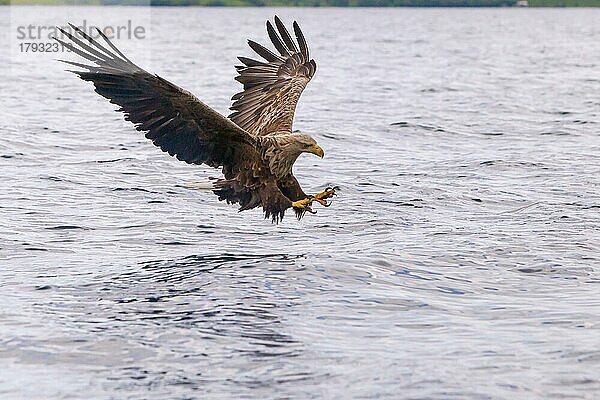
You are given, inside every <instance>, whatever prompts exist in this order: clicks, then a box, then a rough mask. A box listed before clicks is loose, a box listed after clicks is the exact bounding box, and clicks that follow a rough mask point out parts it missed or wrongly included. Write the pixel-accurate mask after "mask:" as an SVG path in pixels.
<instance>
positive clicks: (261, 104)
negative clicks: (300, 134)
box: [229, 16, 317, 136]
mask: <svg viewBox="0 0 600 400" xmlns="http://www.w3.org/2000/svg"><path fill="white" fill-rule="evenodd" d="M275 25H276V26H277V31H278V32H277V31H276V30H275V28H273V25H272V24H271V22H270V21H267V33H268V34H269V38H270V39H271V41H272V42H273V45H274V46H275V48H276V49H277V51H278V52H279V55H277V54H275V53H273V52H272V51H270V50H269V49H267V48H265V47H263V46H262V45H260V44H258V43H256V42H254V41H252V40H249V41H248V44H249V45H250V47H251V48H252V50H254V51H255V52H256V53H257V54H258V55H259V56H261V57H262V58H264V59H265V61H266V62H263V61H257V60H252V59H249V58H246V57H238V58H239V60H240V61H241V62H242V63H243V64H244V65H241V66H237V67H236V69H237V70H238V73H239V75H238V76H237V77H236V78H235V79H236V80H237V81H239V82H241V83H242V84H243V85H244V90H243V91H242V92H240V93H237V94H235V95H234V96H233V97H232V100H233V101H234V102H233V105H232V106H231V110H233V113H231V114H230V115H229V118H231V120H232V121H233V122H235V123H236V124H237V125H238V126H240V127H242V128H243V129H245V130H246V131H247V132H249V133H251V134H252V135H255V136H261V135H266V134H269V133H272V132H277V131H286V132H291V130H292V122H293V120H294V111H295V109H296V104H297V103H298V99H299V98H300V95H301V94H302V91H303V90H304V88H305V87H306V85H307V84H308V82H309V81H310V79H311V78H312V77H313V75H314V74H315V71H316V70H317V64H316V63H315V61H314V60H311V59H310V55H309V52H308V45H307V44H306V40H305V39H304V35H303V34H302V31H301V30H300V27H299V26H298V24H297V23H296V22H294V33H295V35H296V39H297V41H298V44H296V43H295V42H294V40H293V39H292V37H291V36H290V34H289V32H288V31H287V29H286V28H285V26H284V25H283V23H282V22H281V20H280V19H279V18H278V17H277V16H275Z"/></svg>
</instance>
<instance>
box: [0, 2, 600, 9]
mask: <svg viewBox="0 0 600 400" xmlns="http://www.w3.org/2000/svg"><path fill="white" fill-rule="evenodd" d="M524 4H525V7H524V8H526V7H533V8H539V7H558V8H564V7H600V0H528V1H527V2H525V3H523V0H521V1H519V0H294V1H280V0H148V1H144V0H83V1H73V0H12V1H11V0H0V5H8V6H10V5H71V6H73V5H77V6H102V5H105V6H112V5H123V6H148V5H150V6H153V7H162V6H171V7H315V8H322V7H333V8H361V7H376V8H390V7H395V8H400V7H423V8H437V7H440V8H442V7H452V8H459V7H469V8H481V7H519V6H523V5H524Z"/></svg>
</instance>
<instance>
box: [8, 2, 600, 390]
mask: <svg viewBox="0 0 600 400" xmlns="http://www.w3.org/2000/svg"><path fill="white" fill-rule="evenodd" d="M275 13H277V14H279V15H280V16H281V17H282V18H283V19H284V20H285V21H287V22H288V23H289V22H290V21H291V20H292V19H297V20H298V21H299V22H300V23H301V26H302V27H303V30H304V32H305V34H306V36H307V38H308V40H309V44H310V45H311V50H312V55H313V56H314V58H315V59H316V61H317V63H318V66H319V68H318V71H317V74H316V76H315V78H314V80H313V81H312V82H311V83H310V85H309V86H308V88H307V90H306V92H305V93H304V95H303V97H302V99H301V103H300V105H299V109H298V112H297V118H296V122H295V128H297V129H300V130H303V131H306V132H310V133H312V134H313V136H314V137H315V138H316V139H317V140H318V142H319V143H320V145H321V146H322V147H323V148H324V149H325V152H326V156H325V158H324V159H323V160H321V159H319V158H316V157H311V156H304V157H302V158H301V159H300V160H299V161H298V162H297V164H296V175H297V176H298V178H299V180H300V182H301V183H302V184H303V185H304V186H305V188H306V189H307V190H308V191H310V192H317V191H320V190H322V189H323V188H324V187H325V186H327V185H334V184H336V185H339V186H340V187H341V188H342V191H341V192H340V196H339V197H337V198H336V199H335V201H334V203H333V205H332V207H330V208H327V209H325V208H319V207H318V206H315V208H317V209H318V214H317V215H308V216H306V217H305V218H304V219H303V220H302V221H300V222H298V221H296V220H295V219H294V218H293V217H292V216H291V215H288V216H287V218H286V219H284V221H283V223H282V224H280V225H278V226H276V225H273V224H271V223H270V222H269V221H265V220H263V219H262V215H261V212H260V211H259V210H254V211H250V212H244V213H238V212H237V210H236V208H235V207H234V206H228V205H226V204H224V203H219V202H218V201H217V199H216V197H215V196H214V195H213V194H211V193H210V192H206V191H195V190H189V189H186V188H185V186H186V185H187V184H188V183H189V182H191V181H195V180H198V179H202V178H206V177H208V176H215V175H217V174H218V172H217V171H215V170H211V169H210V168H208V167H198V166H189V165H186V164H184V163H181V162H178V161H177V160H175V159H174V158H171V157H169V156H168V155H166V154H164V153H162V152H160V151H159V150H158V149H157V148H155V147H154V146H153V145H152V143H150V142H149V141H148V140H146V139H144V138H143V136H142V135H141V134H139V133H138V132H136V131H134V130H133V129H132V127H131V126H130V125H129V124H128V123H127V122H124V121H123V118H122V116H121V115H120V114H118V113H115V112H114V111H113V109H114V107H113V106H112V105H110V104H109V103H108V102H107V101H106V100H105V99H102V98H100V97H99V96H97V95H96V94H95V93H94V92H93V89H92V87H91V85H90V84H89V83H86V82H83V81H80V80H78V79H76V77H75V76H74V75H72V74H68V73H67V72H64V71H63V69H64V66H62V65H59V63H58V62H56V61H54V59H55V58H68V59H75V58H74V57H73V56H72V55H70V54H66V55H57V54H22V53H19V52H18V49H17V47H18V45H19V44H20V43H21V42H24V40H20V39H18V37H17V35H18V32H17V28H18V27H19V26H21V24H23V23H32V24H44V23H47V24H50V25H53V24H56V23H62V24H64V23H65V22H66V21H74V22H75V23H79V22H81V20H82V19H83V18H87V21H88V23H97V24H102V23H106V22H105V21H109V20H112V19H118V18H121V19H127V18H132V19H133V20H134V23H136V24H137V23H138V22H139V21H140V20H141V21H142V22H141V24H142V25H143V26H144V27H145V29H146V37H145V38H144V39H140V40H134V39H124V40H120V41H117V43H118V44H119V45H120V46H121V47H122V48H123V49H125V50H126V51H127V54H128V55H129V56H130V58H132V59H133V60H134V61H139V62H138V63H139V64H141V65H142V66H143V67H146V68H147V69H149V70H151V71H153V72H156V73H158V74H160V75H161V76H163V77H165V78H167V79H169V80H172V81H173V82H175V83H177V84H179V85H180V86H183V87H185V88H187V89H189V90H190V91H192V92H193V93H195V94H196V95H197V96H198V97H199V98H201V99H202V100H204V101H205V102H206V103H208V104H209V105H211V106H213V107H215V108H216V109H217V110H219V111H220V112H222V113H227V108H228V106H229V97H230V96H231V95H232V94H233V93H235V92H237V91H238V90H239V87H238V85H237V83H236V82H235V81H234V80H233V77H234V75H235V71H234V69H233V65H234V64H235V57H236V56H237V55H250V50H249V49H248V48H247V46H246V45H245V39H246V38H253V39H257V40H260V41H262V42H265V41H266V33H265V31H264V21H265V20H266V19H268V18H270V17H272V16H273V15H274V14H275ZM0 15H1V16H2V18H1V19H0V26H1V29H0V32H1V35H2V36H1V37H0V38H1V39H2V46H1V47H0V49H1V51H2V54H1V55H2V62H0V73H1V75H2V78H0V94H1V96H0V101H1V103H0V106H1V107H0V132H1V140H0V397H1V398H2V399H81V398H94V399H192V398H193V399H196V398H197V399H234V398H236V399H237V398H240V399H242V398H244V399H276V398H277V399H309V398H317V399H322V398H331V399H333V398H336V399H339V398H344V399H346V398H357V399H359V398H360V399H363V398H364V399H367V398H368V399H371V398H379V399H511V400H512V399H597V398H600V157H599V155H600V25H599V24H598V21H600V9H548V10H541V9H538V10H534V9H531V10H529V9H293V8H287V9H278V10H273V9H204V8H155V9H152V10H150V9H149V8H127V7H121V8H110V7H106V8H86V7H81V8H79V7H49V8H47V7H12V8H8V7H3V8H0ZM43 40H44V41H48V40H47V39H46V38H43Z"/></svg>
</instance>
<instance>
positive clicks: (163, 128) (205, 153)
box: [55, 24, 260, 172]
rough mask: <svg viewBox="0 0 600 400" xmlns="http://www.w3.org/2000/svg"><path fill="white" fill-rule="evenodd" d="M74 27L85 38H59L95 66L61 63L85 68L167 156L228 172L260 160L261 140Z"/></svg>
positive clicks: (99, 89)
mask: <svg viewBox="0 0 600 400" xmlns="http://www.w3.org/2000/svg"><path fill="white" fill-rule="evenodd" d="M70 25H71V27H72V28H73V29H74V30H75V31H76V32H77V33H79V35H81V36H80V37H81V39H80V38H78V37H76V36H75V32H74V33H73V34H71V33H69V32H67V31H66V30H64V29H62V28H59V29H60V31H61V32H62V33H63V34H64V35H65V36H66V37H67V38H68V39H70V41H65V40H61V39H59V38H55V39H56V40H57V41H58V42H60V43H62V44H63V45H64V46H65V47H66V48H67V49H69V50H71V51H72V52H74V53H75V54H77V55H79V56H81V57H83V58H85V59H86V60H88V61H91V62H92V63H93V65H87V64H81V63H78V62H73V61H64V60H61V61H63V62H65V63H67V64H71V65H74V66H76V67H79V68H81V69H83V70H82V71H71V72H73V73H75V74H77V75H78V76H79V77H80V78H81V79H83V80H86V81H90V82H92V83H93V84H94V86H95V88H96V92H97V93H98V94H100V95H101V96H103V97H105V98H107V99H108V100H110V102H111V103H113V104H117V105H119V106H120V107H121V108H120V109H119V111H122V112H124V113H125V119H126V120H128V121H131V122H133V123H134V124H135V127H136V129H137V130H138V131H142V132H145V133H146V137H147V138H148V139H151V140H152V142H153V143H154V144H155V145H156V146H158V147H160V148H161V149H162V150H163V151H165V152H168V153H169V154H170V155H172V156H176V157H177V159H179V160H181V161H185V162H187V163H193V164H203V163H204V164H207V165H209V166H212V167H220V166H223V170H224V172H227V170H232V169H237V168H236V167H238V165H239V164H240V163H243V162H246V161H248V159H249V158H250V159H257V157H258V158H259V157H260V156H259V154H258V152H257V151H256V149H255V146H254V144H255V139H254V138H253V137H252V136H250V135H249V134H248V133H247V132H246V131H244V130H243V129H241V128H240V127H238V126H237V125H235V124H234V123H232V122H231V121H230V120H228V119H227V118H225V117H224V116H222V115H221V114H219V113H218V112H216V111H214V110H213V109H212V108H210V107H208V106H207V105H205V104H204V103H202V102H201V101H200V100H198V99H197V98H196V97H195V96H194V95H192V94H191V93H189V92H187V91H185V90H183V89H181V88H180V87H178V86H176V85H174V84H172V83H171V82H169V81H167V80H165V79H163V78H161V77H159V76H157V75H153V74H150V73H148V72H146V71H145V70H143V69H142V68H140V67H138V66H137V65H135V64H134V63H132V62H131V61H130V60H129V59H128V58H127V57H125V55H124V54H123V53H121V51H119V49H117V47H115V46H114V45H113V44H112V43H111V42H110V40H108V38H107V37H106V36H105V35H104V33H102V31H100V30H98V33H99V34H100V35H101V36H102V37H103V39H104V40H105V42H106V45H108V46H109V47H110V49H109V48H107V47H105V46H104V45H102V44H100V43H98V42H97V41H96V40H94V39H93V38H91V37H90V36H89V35H87V34H86V33H85V32H83V31H82V30H81V29H79V28H77V27H76V26H74V25H72V24H70Z"/></svg>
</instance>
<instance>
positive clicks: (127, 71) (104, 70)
mask: <svg viewBox="0 0 600 400" xmlns="http://www.w3.org/2000/svg"><path fill="white" fill-rule="evenodd" d="M70 26H71V28H72V29H73V31H72V32H68V30H67V29H62V28H59V29H60V31H61V32H62V33H63V35H64V37H62V38H55V39H56V40H57V41H58V42H60V43H61V44H62V45H63V46H65V47H66V48H67V49H69V50H71V51H72V52H74V53H75V54H77V55H79V56H81V57H83V58H85V59H86V60H88V61H91V64H82V63H78V62H73V61H65V60H61V61H63V62H65V63H67V64H70V65H74V66H76V67H78V68H81V69H82V70H79V71H71V72H74V73H75V74H77V75H78V76H79V77H80V78H81V79H83V80H86V81H90V82H92V83H93V84H94V86H95V90H96V92H97V93H98V94H100V95H101V96H103V97H105V98H107V99H109V100H110V102H111V103H113V104H116V105H118V106H119V107H120V108H119V109H118V111H122V112H123V113H125V119H126V120H127V121H131V122H132V123H134V124H135V127H136V129H137V130H138V131H142V132H145V134H146V137H147V138H148V139H150V140H152V142H153V143H154V144H155V145H156V146H158V147H160V148H161V149H162V150H163V151H165V152H168V153H169V154H170V155H172V156H175V157H177V159H178V160H181V161H185V162H187V163H191V164H206V165H209V166H211V167H221V168H222V171H223V175H224V177H223V178H222V179H218V180H216V181H214V183H213V185H214V186H213V187H212V189H213V191H214V193H215V194H216V195H217V196H218V197H219V200H226V201H227V202H228V203H238V204H239V206H240V211H243V210H249V209H252V208H255V207H259V206H261V207H262V209H263V211H264V214H265V218H270V219H271V220H272V221H274V222H279V221H280V220H281V219H282V218H283V216H284V213H285V211H286V210H287V209H288V208H293V209H294V211H295V213H296V216H297V218H298V219H300V218H302V216H303V215H304V214H305V213H306V212H307V211H309V212H313V210H312V209H311V205H312V203H313V202H315V201H316V202H318V203H320V204H322V205H324V206H328V205H329V204H330V203H328V202H327V199H330V198H331V197H333V196H334V195H335V190H336V189H337V188H327V189H325V191H323V192H322V193H319V194H317V195H314V196H310V195H307V194H306V193H304V191H303V190H302V188H301V187H300V185H299V183H298V181H297V180H296V178H295V177H294V175H293V174H292V166H293V165H294V162H295V161H296V159H297V158H298V156H299V155H300V154H302V153H313V154H316V155H318V156H320V157H323V155H324V152H323V149H321V147H319V145H318V144H317V142H316V141H315V140H314V139H313V138H312V137H310V136H309V135H307V134H303V133H294V132H292V121H293V119H294V110H295V108H296V104H297V102H298V99H299V98H300V95H301V94H302V91H303V90H304V88H305V87H306V85H307V84H308V82H309V81H310V80H311V78H312V77H313V75H314V73H315V71H316V69H317V65H316V63H315V61H314V60H311V59H310V56H309V52H308V46H307V44H306V40H305V38H304V35H303V34H302V31H301V30H300V27H299V26H298V24H297V23H296V22H294V24H293V28H294V34H295V37H296V41H294V40H293V39H292V37H291V36H290V33H289V32H288V30H287V29H286V28H285V26H284V25H283V23H282V22H281V20H280V19H279V18H277V17H275V27H274V26H273V25H272V24H271V22H269V21H268V22H267V33H268V35H269V38H270V39H271V41H272V42H273V45H274V46H275V49H276V51H277V53H275V52H273V51H271V50H269V49H267V48H266V47H264V46H262V45H260V44H258V43H256V42H254V41H251V40H249V41H248V44H249V45H250V47H251V48H252V49H253V50H254V51H255V52H256V53H257V54H258V55H259V56H260V57H262V58H263V59H264V61H257V60H253V59H250V58H246V57H238V58H239V60H240V61H241V62H242V64H243V65H240V66H236V69H237V72H238V76H237V77H236V78H235V79H236V80H237V81H239V82H240V83H241V84H242V85H243V86H244V87H243V91H241V92H239V93H237V94H235V95H234V96H233V98H232V100H233V104H232V106H231V110H232V111H233V113H232V114H230V115H229V118H226V117H224V116H223V115H221V114H219V113H218V112H216V111H215V110H213V109H212V108H210V107H209V106H207V105H206V104H204V103H202V102H201V101H200V100H198V99H197V98H196V97H195V96H194V95H192V94H191V93H189V92H188V91H186V90H183V89H181V88H179V87H178V86H176V85H174V84H172V83H171V82H169V81H167V80H165V79H163V78H161V77H159V76H158V75H154V74H151V73H149V72H147V71H145V70H143V69H142V68H140V67H138V66H137V65H135V64H134V63H133V62H131V61H130V60H129V59H128V58H127V57H126V56H125V55H124V54H123V53H122V52H121V51H120V50H119V49H118V48H117V47H116V46H115V45H114V44H113V43H112V42H111V41H110V40H109V39H108V38H107V37H106V35H105V34H104V33H103V32H102V31H100V30H98V34H99V35H100V36H101V37H102V38H103V40H104V41H105V44H101V43H99V42H98V41H96V40H94V39H93V38H92V37H90V36H89V35H88V34H86V33H85V32H83V31H82V30H81V29H79V28H77V27H76V26H74V25H72V24H70Z"/></svg>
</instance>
